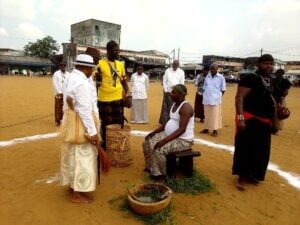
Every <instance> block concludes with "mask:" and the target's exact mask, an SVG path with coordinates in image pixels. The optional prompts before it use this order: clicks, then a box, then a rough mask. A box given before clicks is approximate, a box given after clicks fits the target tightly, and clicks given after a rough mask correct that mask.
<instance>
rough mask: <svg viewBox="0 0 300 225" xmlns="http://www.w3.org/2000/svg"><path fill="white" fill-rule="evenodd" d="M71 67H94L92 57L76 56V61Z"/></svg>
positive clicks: (85, 55)
mask: <svg viewBox="0 0 300 225" xmlns="http://www.w3.org/2000/svg"><path fill="white" fill-rule="evenodd" d="M73 65H75V66H76V65H77V66H86V67H95V64H94V60H93V57H92V56H90V55H87V54H79V55H77V56H76V61H75V62H73Z"/></svg>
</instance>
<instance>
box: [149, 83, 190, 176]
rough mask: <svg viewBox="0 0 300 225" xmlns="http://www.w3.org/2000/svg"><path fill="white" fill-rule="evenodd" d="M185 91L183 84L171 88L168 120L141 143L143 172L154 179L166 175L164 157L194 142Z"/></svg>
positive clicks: (185, 148) (188, 147)
mask: <svg viewBox="0 0 300 225" xmlns="http://www.w3.org/2000/svg"><path fill="white" fill-rule="evenodd" d="M186 95H187V89H186V87H185V86H184V85H183V84H178V85H175V86H173V88H172V91H171V93H170V96H171V98H172V100H173V101H174V104H173V106H172V108H171V110H170V119H169V120H168V122H167V123H166V124H164V125H161V126H160V127H158V128H157V129H155V130H154V131H152V132H150V133H149V134H148V135H147V136H146V138H145V141H144V143H143V152H144V158H145V165H146V168H145V171H147V172H150V173H151V175H152V176H153V178H154V179H156V180H161V179H163V178H164V176H165V175H166V156H167V155H168V154H169V153H170V152H178V151H185V150H188V149H190V148H191V146H192V144H193V140H194V110H193V107H192V106H191V104H190V103H189V102H187V101H185V96H186Z"/></svg>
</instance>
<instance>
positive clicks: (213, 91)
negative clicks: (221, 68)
mask: <svg viewBox="0 0 300 225" xmlns="http://www.w3.org/2000/svg"><path fill="white" fill-rule="evenodd" d="M203 88H204V92H203V105H219V104H221V103H222V91H225V90H226V82H225V78H224V77H223V75H221V74H219V73H217V74H216V75H215V76H214V77H212V75H211V74H210V73H209V74H208V75H207V76H206V77H205V80H204V86H203Z"/></svg>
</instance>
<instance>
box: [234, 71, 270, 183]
mask: <svg viewBox="0 0 300 225" xmlns="http://www.w3.org/2000/svg"><path fill="white" fill-rule="evenodd" d="M239 86H242V87H247V88H251V91H250V93H249V95H248V96H247V97H246V98H245V99H244V105H243V109H244V112H245V111H246V112H248V113H251V114H252V115H255V116H258V117H260V118H264V119H269V120H271V119H272V117H273V114H274V102H273V100H272V99H271V96H270V92H269V90H268V89H267V88H266V87H265V86H264V85H263V83H262V80H261V78H260V76H259V75H258V74H254V73H252V74H247V75H245V76H244V77H243V78H242V79H241V80H240V82H239ZM245 124H246V129H245V130H243V131H237V133H236V135H235V152H234V157H233V167H232V174H233V175H239V176H242V177H244V178H249V179H256V180H260V181H262V180H264V178H265V173H266V170H267V166H268V163H269V158H270V147H271V125H270V124H269V123H265V122H263V121H261V120H259V119H257V118H255V117H252V118H250V119H249V120H246V121H245Z"/></svg>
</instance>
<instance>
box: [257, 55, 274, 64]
mask: <svg viewBox="0 0 300 225" xmlns="http://www.w3.org/2000/svg"><path fill="white" fill-rule="evenodd" d="M267 61H268V62H274V58H273V56H272V55H270V54H264V55H262V56H261V57H259V58H258V63H261V62H267Z"/></svg>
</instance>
